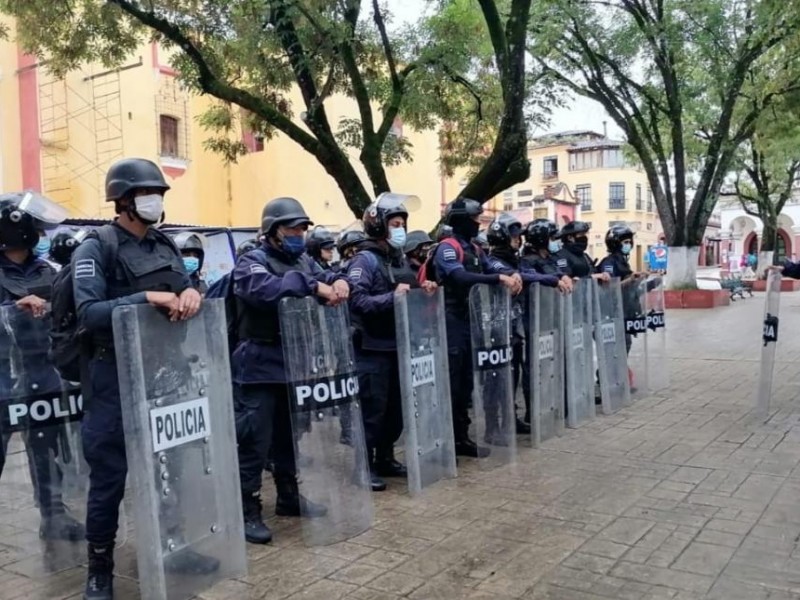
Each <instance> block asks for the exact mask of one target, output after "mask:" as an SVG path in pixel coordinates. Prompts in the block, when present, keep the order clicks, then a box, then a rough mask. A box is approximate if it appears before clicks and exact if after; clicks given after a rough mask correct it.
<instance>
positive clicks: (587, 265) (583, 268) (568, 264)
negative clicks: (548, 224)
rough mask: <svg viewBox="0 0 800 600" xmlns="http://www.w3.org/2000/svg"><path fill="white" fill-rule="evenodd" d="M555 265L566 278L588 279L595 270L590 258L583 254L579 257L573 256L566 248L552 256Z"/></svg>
mask: <svg viewBox="0 0 800 600" xmlns="http://www.w3.org/2000/svg"><path fill="white" fill-rule="evenodd" d="M553 256H554V257H555V260H556V265H557V266H558V268H559V269H560V270H561V271H562V272H563V273H564V274H565V275H567V276H568V277H572V278H578V279H579V278H583V277H590V276H591V275H593V274H594V273H596V272H597V270H596V269H595V267H594V263H593V261H592V259H591V257H590V256H589V255H588V254H586V253H585V252H584V253H583V254H581V255H577V254H573V253H572V252H570V251H569V250H567V249H566V248H562V249H561V250H559V251H558V252H556V253H555V254H554V255H553Z"/></svg>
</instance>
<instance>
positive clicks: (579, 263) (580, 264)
mask: <svg viewBox="0 0 800 600" xmlns="http://www.w3.org/2000/svg"><path fill="white" fill-rule="evenodd" d="M591 228H592V226H591V224H590V223H586V222H585V221H570V222H569V223H567V224H566V225H564V226H563V227H562V228H561V231H559V232H558V239H560V240H561V244H562V247H561V250H559V251H558V252H556V253H555V258H556V266H558V268H559V269H561V271H563V272H564V273H565V274H566V275H568V276H569V277H572V278H573V279H583V278H585V277H591V278H593V279H597V280H600V281H608V280H609V277H608V275H606V274H604V273H598V272H597V269H596V268H595V266H594V261H593V260H592V258H591V257H590V256H589V255H588V254H587V253H586V250H587V248H588V247H589V235H588V234H589V230H590V229H591Z"/></svg>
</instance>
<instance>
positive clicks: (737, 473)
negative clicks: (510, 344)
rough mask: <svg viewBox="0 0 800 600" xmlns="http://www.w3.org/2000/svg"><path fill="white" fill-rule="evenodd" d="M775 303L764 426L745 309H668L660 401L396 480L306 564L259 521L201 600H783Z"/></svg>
mask: <svg viewBox="0 0 800 600" xmlns="http://www.w3.org/2000/svg"><path fill="white" fill-rule="evenodd" d="M782 300H783V302H782V307H781V310H782V316H781V340H780V342H779V353H780V362H779V363H778V365H777V367H776V378H777V380H778V383H777V384H776V386H775V389H774V392H775V393H774V399H773V409H772V412H771V418H770V420H769V421H768V422H767V423H766V424H764V423H762V422H760V421H759V420H757V419H755V418H754V417H753V415H752V413H751V407H752V405H753V394H754V389H755V385H756V378H757V374H758V365H759V352H760V345H759V340H760V333H761V324H760V321H761V318H762V317H761V313H762V310H763V297H762V296H757V297H756V298H754V299H747V300H744V301H738V302H735V303H734V304H733V305H731V306H730V307H728V308H722V309H717V310H714V311H671V312H669V313H668V316H667V327H668V333H669V351H670V356H671V357H672V386H671V389H670V390H669V391H668V393H665V394H664V395H663V396H664V397H654V398H648V399H645V400H640V401H638V402H637V403H636V404H634V405H633V406H631V407H630V408H627V409H625V410H623V411H621V412H619V413H618V414H616V415H614V416H610V417H598V418H597V419H595V420H594V421H593V422H591V423H590V424H588V425H586V426H584V427H582V428H580V429H578V430H567V432H566V434H565V435H564V436H563V437H561V438H560V439H556V440H552V441H550V442H547V443H545V444H544V445H543V447H542V448H540V449H536V450H533V449H529V448H524V449H521V452H520V461H519V464H518V465H517V466H516V467H514V468H507V469H498V470H494V471H488V472H487V471H481V470H479V469H478V468H476V467H475V465H474V463H471V462H470V461H461V464H460V465H459V467H460V476H459V478H458V479H457V480H455V481H452V482H448V483H445V484H440V485H439V486H437V487H436V488H435V489H434V490H433V491H431V492H430V493H429V494H428V495H427V496H425V497H423V498H422V499H418V500H412V499H411V498H410V497H409V496H408V495H407V494H406V493H405V487H404V485H403V484H401V483H399V482H398V483H396V484H394V485H392V486H391V488H390V490H389V491H388V492H385V493H383V494H376V495H375V501H376V513H377V515H376V516H377V519H376V522H375V526H374V527H373V528H372V530H370V531H368V532H367V533H364V534H363V535H360V536H358V537H356V538H354V539H352V540H350V541H348V542H345V543H341V544H338V545H336V546H332V547H326V548H318V549H314V550H309V549H307V548H305V547H304V546H303V545H302V542H301V541H300V536H299V530H298V522H297V520H293V519H275V518H273V519H272V520H271V521H270V525H271V526H272V527H273V528H274V531H275V534H276V542H275V543H274V544H273V545H271V546H266V547H253V546H249V548H248V550H249V556H250V575H249V577H248V578H246V579H244V580H242V581H228V582H225V583H224V584H222V585H220V586H217V588H215V589H214V590H212V591H210V592H207V593H206V594H204V595H203V598H205V599H207V600H222V599H231V600H233V599H250V598H252V599H256V598H263V599H265V600H274V599H280V598H290V599H292V600H295V599H301V598H302V599H317V598H318V599H320V600H323V599H324V600H336V599H339V598H346V599H348V600H356V599H358V600H394V599H397V598H412V599H419V600H432V599H475V600H477V599H486V600H489V599H492V600H507V599H511V598H526V599H530V600H544V599H550V600H609V599H615V600H645V599H653V600H655V599H668V598H673V599H676V600H691V599H699V598H713V599H718V600H739V599H741V600H762V599H766V598H769V599H775V600H778V599H781V600H783V599H788V598H798V599H800V549H797V545H798V541H799V540H800V502H799V501H798V500H799V499H800V467H799V466H798V464H799V463H800V425H798V422H799V421H800V408H798V407H796V405H795V404H794V403H793V402H792V400H793V399H795V398H796V397H797V396H798V395H800V376H798V375H797V374H796V368H794V367H795V365H798V364H800V361H798V358H800V356H799V355H800V337H798V336H797V335H795V332H797V331H800V294H792V295H784V296H783V299H782ZM270 488H271V485H270V486H267V489H270ZM269 501H270V499H268V502H269ZM131 550H132V549H131ZM124 560H125V559H124V557H123V561H124ZM82 579H83V572H82V570H81V569H75V570H72V571H68V572H66V573H63V574H61V575H60V576H59V577H58V578H57V579H56V581H50V582H49V583H48V584H47V585H45V586H36V585H35V584H33V583H32V582H31V581H30V580H26V578H25V577H23V576H21V575H14V574H11V573H8V572H6V571H2V570H0V600H9V599H11V598H17V597H26V598H66V597H72V595H74V594H75V593H76V592H78V591H79V590H80V588H81V585H82ZM116 587H117V591H118V597H120V598H135V597H136V591H135V584H134V583H133V582H132V581H126V580H118V581H117V586H116Z"/></svg>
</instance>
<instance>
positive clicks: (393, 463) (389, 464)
mask: <svg viewBox="0 0 800 600" xmlns="http://www.w3.org/2000/svg"><path fill="white" fill-rule="evenodd" d="M375 473H376V474H377V475H379V476H381V477H408V471H407V470H406V468H405V466H404V465H403V463H401V462H398V461H397V460H395V458H394V448H387V449H384V450H380V451H378V452H376V454H375Z"/></svg>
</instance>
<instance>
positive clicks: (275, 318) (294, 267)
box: [236, 249, 314, 344]
mask: <svg viewBox="0 0 800 600" xmlns="http://www.w3.org/2000/svg"><path fill="white" fill-rule="evenodd" d="M256 252H257V253H258V257H259V261H260V262H261V264H262V265H263V266H264V267H266V269H267V271H269V272H270V273H272V274H273V275H276V276H278V277H283V276H284V275H286V273H288V272H289V271H300V272H301V273H305V274H306V275H309V276H311V275H313V273H314V270H313V268H312V263H311V260H310V259H309V258H308V257H307V256H306V255H302V256H300V257H299V258H296V259H293V260H292V262H285V261H284V260H282V259H281V258H279V257H277V256H275V255H272V254H269V253H267V252H264V251H263V250H261V249H259V250H257V251H256ZM236 308H237V313H238V314H239V315H240V321H239V339H240V340H242V341H244V340H251V341H254V342H259V343H262V344H277V343H278V341H279V339H280V335H281V328H280V317H279V313H278V303H277V302H275V303H273V304H272V305H271V306H269V307H265V306H260V307H259V308H255V307H253V306H251V305H250V304H247V303H246V302H245V301H244V300H242V299H241V298H239V297H238V296H237V297H236Z"/></svg>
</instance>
